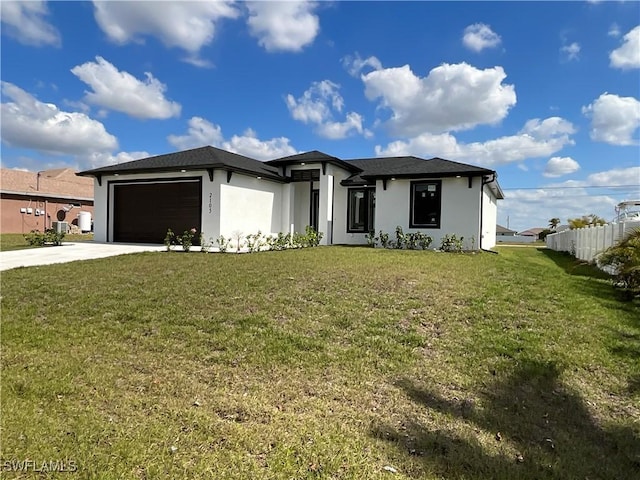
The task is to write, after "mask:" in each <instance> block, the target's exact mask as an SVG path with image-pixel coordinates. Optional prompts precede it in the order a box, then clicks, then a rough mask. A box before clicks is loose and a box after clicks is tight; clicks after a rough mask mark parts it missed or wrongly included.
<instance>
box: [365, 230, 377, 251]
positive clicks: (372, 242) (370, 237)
mask: <svg viewBox="0 0 640 480" xmlns="http://www.w3.org/2000/svg"><path fill="white" fill-rule="evenodd" d="M366 238H367V245H369V246H370V247H372V248H375V247H376V243H377V242H378V237H376V232H374V231H373V230H371V231H370V232H369V233H367V237H366Z"/></svg>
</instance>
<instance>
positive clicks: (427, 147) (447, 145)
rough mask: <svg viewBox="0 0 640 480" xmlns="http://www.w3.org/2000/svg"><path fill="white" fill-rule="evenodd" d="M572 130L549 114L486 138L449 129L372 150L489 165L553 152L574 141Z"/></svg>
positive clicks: (379, 152)
mask: <svg viewBox="0 0 640 480" xmlns="http://www.w3.org/2000/svg"><path fill="white" fill-rule="evenodd" d="M573 133H575V128H574V127H573V125H572V124H571V123H570V122H568V121H567V120H564V119H562V118H560V117H550V118H547V119H545V120H543V121H540V119H533V120H529V121H528V122H527V123H526V124H525V126H524V127H523V128H522V130H520V131H519V132H518V133H517V134H516V135H511V136H504V137H500V138H497V139H494V140H488V141H486V142H472V143H459V142H458V141H457V139H456V138H455V137H454V136H453V135H451V134H450V133H442V134H431V133H423V134H421V135H418V136H416V137H413V138H410V139H409V140H407V141H402V140H398V141H395V142H391V143H389V144H388V145H387V146H386V147H381V146H380V145H377V146H376V147H375V152H376V155H377V156H402V155H415V156H419V157H426V158H429V157H441V158H446V159H449V160H457V161H462V162H470V163H473V164H476V165H484V166H487V167H491V166H495V165H504V164H507V163H513V162H520V161H523V160H525V159H527V158H539V157H547V156H550V155H553V154H554V153H556V152H558V151H560V150H562V148H564V147H565V146H566V145H572V144H573V143H574V142H573V140H572V139H571V137H570V135H571V134H573Z"/></svg>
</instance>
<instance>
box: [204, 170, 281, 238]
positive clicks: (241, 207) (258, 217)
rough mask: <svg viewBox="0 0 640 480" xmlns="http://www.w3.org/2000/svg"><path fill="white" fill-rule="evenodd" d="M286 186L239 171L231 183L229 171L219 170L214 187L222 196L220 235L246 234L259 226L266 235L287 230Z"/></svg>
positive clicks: (258, 228)
mask: <svg viewBox="0 0 640 480" xmlns="http://www.w3.org/2000/svg"><path fill="white" fill-rule="evenodd" d="M282 187H283V184H282V183H279V182H273V181H270V180H266V179H264V178H262V179H258V178H256V177H253V176H248V175H242V174H239V173H236V172H234V173H233V174H232V176H231V181H230V182H229V183H227V178H226V172H216V173H215V174H214V188H216V190H217V191H218V192H219V197H220V201H219V202H218V204H219V206H220V207H219V210H220V211H219V217H218V218H219V225H220V229H219V233H218V235H223V236H225V237H227V238H229V237H235V235H236V234H237V233H240V234H242V236H243V237H244V236H246V235H248V234H254V233H258V230H260V232H262V233H263V234H264V235H274V234H277V233H278V232H280V231H287V230H288V229H287V228H286V227H284V225H283V221H282V220H283V219H282V204H283V198H282V192H283V188H282ZM207 198H208V197H207ZM207 201H208V200H207ZM218 235H216V236H214V239H215V238H217V236H218Z"/></svg>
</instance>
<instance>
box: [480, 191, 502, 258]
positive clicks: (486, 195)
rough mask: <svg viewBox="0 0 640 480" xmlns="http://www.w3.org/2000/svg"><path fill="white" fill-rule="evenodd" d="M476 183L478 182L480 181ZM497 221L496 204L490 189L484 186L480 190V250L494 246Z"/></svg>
mask: <svg viewBox="0 0 640 480" xmlns="http://www.w3.org/2000/svg"><path fill="white" fill-rule="evenodd" d="M476 181H480V179H477V180H476ZM497 221H498V202H497V199H496V197H495V195H494V194H493V192H492V191H491V189H490V188H489V187H488V186H487V185H485V186H484V187H483V190H482V240H481V243H480V248H484V249H487V250H488V249H490V248H493V247H495V246H496V222H497ZM476 247H477V245H476Z"/></svg>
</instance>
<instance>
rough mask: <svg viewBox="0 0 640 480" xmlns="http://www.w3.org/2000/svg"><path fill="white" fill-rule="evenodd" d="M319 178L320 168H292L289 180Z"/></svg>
mask: <svg viewBox="0 0 640 480" xmlns="http://www.w3.org/2000/svg"><path fill="white" fill-rule="evenodd" d="M317 180H320V169H318V168H316V169H311V170H292V171H291V181H292V182H309V181H317Z"/></svg>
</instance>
